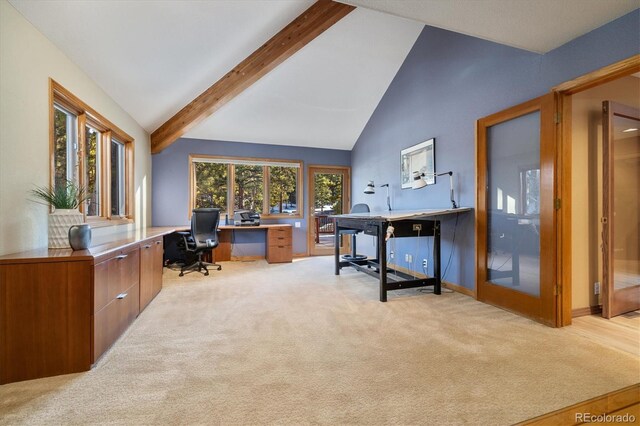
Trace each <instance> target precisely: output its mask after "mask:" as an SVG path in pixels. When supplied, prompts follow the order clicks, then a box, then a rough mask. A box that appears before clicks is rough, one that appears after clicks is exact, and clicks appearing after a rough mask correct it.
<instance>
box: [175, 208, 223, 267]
mask: <svg viewBox="0 0 640 426" xmlns="http://www.w3.org/2000/svg"><path fill="white" fill-rule="evenodd" d="M219 222H220V209H209V208H207V209H194V210H193V214H192V215H191V232H179V234H181V235H182V237H183V238H184V250H185V251H186V252H187V254H195V255H196V256H198V259H197V260H196V261H195V262H193V263H192V264H190V265H183V266H182V268H180V276H181V277H182V276H183V275H184V273H185V271H191V272H192V271H194V270H196V269H197V270H198V272H202V270H203V269H204V275H209V270H208V269H207V266H217V267H218V271H219V270H221V269H222V266H221V265H218V264H216V263H208V262H203V261H202V255H203V254H204V253H206V252H210V251H213V249H215V248H216V247H218V223H219Z"/></svg>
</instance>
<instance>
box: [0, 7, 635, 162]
mask: <svg viewBox="0 0 640 426" xmlns="http://www.w3.org/2000/svg"><path fill="white" fill-rule="evenodd" d="M343 2H344V3H349V4H353V5H357V6H363V7H358V8H357V9H356V10H355V11H353V12H352V13H350V14H349V15H347V16H346V17H345V18H343V19H342V20H341V21H339V22H338V23H337V24H335V25H334V26H332V27H331V28H329V29H328V30H327V31H326V32H324V33H323V34H321V35H320V36H319V37H318V38H316V39H315V40H313V41H312V42H311V43H309V44H308V45H307V46H305V47H304V48H303V49H302V50H300V51H299V52H298V53H296V54H295V55H293V56H292V57H291V58H289V59H288V60H286V61H285V62H284V63H282V64H281V65H280V66H279V67H277V68H275V69H274V70H273V71H271V72H270V73H269V74H267V75H266V76H265V77H263V78H262V79H261V80H259V81H258V82H257V83H255V84H254V85H253V86H251V87H250V88H249V89H247V90H245V91H244V92H243V93H242V94H240V95H239V96H238V97H236V98H235V99H233V100H232V101H231V102H229V103H228V104H226V105H225V106H223V107H222V108H221V109H220V110H218V111H217V112H216V113H215V114H214V115H212V116H211V117H210V118H208V119H207V120H205V121H204V122H203V123H202V124H200V125H199V126H198V127H196V128H194V129H192V130H191V131H190V132H189V133H188V134H187V135H186V136H187V137H193V138H202V139H212V140H215V139H219V140H231V141H240V142H254V143H271V144H281V145H295V146H315V147H325V148H337V149H351V148H352V147H353V145H354V144H355V142H356V140H357V138H358V136H359V135H360V133H361V132H362V129H363V128H364V126H365V125H366V123H367V121H368V119H369V118H370V116H371V114H372V112H373V111H374V109H375V107H376V106H377V104H378V102H379V101H380V99H381V98H382V96H383V95H384V92H385V91H386V90H387V87H388V86H389V84H390V82H391V81H392V79H393V77H394V76H395V74H396V72H397V70H398V69H399V67H400V66H401V64H402V62H403V61H404V59H405V57H406V55H407V54H408V52H409V50H410V49H411V47H412V46H413V43H414V42H415V40H416V38H417V37H418V35H419V33H420V31H421V30H422V27H423V24H424V23H428V24H430V25H433V26H437V27H441V28H446V29H450V30H453V31H458V32H462V33H465V34H470V35H474V36H478V37H481V38H485V39H489V40H493V41H497V42H500V43H504V44H507V45H511V46H516V47H521V48H525V49H528V50H533V51H538V52H544V51H547V50H549V49H550V48H553V47H557V46H559V45H561V44H563V43H564V42H566V41H568V40H570V39H572V38H575V37H577V36H579V35H581V34H583V33H585V32H588V31H589V30H591V29H594V28H596V27H598V26H601V25H603V24H605V23H607V22H609V21H611V20H612V19H614V18H616V17H618V16H621V15H623V14H624V13H626V12H628V11H630V10H632V9H633V8H634V7H637V0H607V1H602V0H562V1H557V0H531V1H525V0H522V1H512V0H482V1H473V0H447V1H443V0H403V1H396V0H348V1H343ZM10 3H11V4H12V5H13V6H14V7H15V8H16V9H17V10H18V11H19V12H20V13H22V15H23V16H25V17H26V19H28V20H29V21H30V22H31V23H32V24H33V25H34V26H35V27H36V28H37V29H38V30H40V31H41V32H42V33H43V34H44V35H45V36H46V37H47V38H48V39H49V40H51V41H52V42H53V43H54V44H55V45H56V46H57V47H58V48H59V49H60V50H62V51H63V52H64V53H65V54H66V55H67V56H68V57H69V58H70V59H71V60H72V61H73V62H74V63H76V64H77V65H78V66H80V68H82V69H83V70H84V71H85V72H86V73H87V74H88V75H89V76H90V77H91V78H92V79H93V80H94V81H95V82H96V83H97V84H98V85H99V86H101V87H102V88H103V89H104V90H105V92H106V93H107V94H108V95H109V96H111V97H112V98H113V99H114V100H115V101H116V102H117V103H118V104H119V105H121V106H122V107H123V109H125V110H126V111H127V112H128V113H129V114H130V115H131V116H132V117H133V118H134V119H135V120H136V121H137V122H138V123H140V125H142V126H143V127H144V128H145V129H146V130H147V131H149V132H152V131H154V130H155V129H156V128H158V127H159V126H160V125H161V124H162V123H164V122H165V121H166V120H168V119H169V118H170V117H172V116H173V115H174V114H175V113H176V112H178V111H179V110H180V109H181V108H182V107H183V106H185V105H186V104H188V103H189V102H190V101H191V100H193V99H194V98H195V97H196V96H197V95H199V94H200V93H202V92H203V91H204V90H206V89H207V88H208V87H209V86H211V85H212V84H213V83H215V82H216V81H217V80H218V79H219V78H220V77H222V76H223V75H224V74H225V73H226V72H228V71H229V70H231V69H232V68H233V67H234V66H235V65H236V64H238V63H239V62H241V61H242V60H243V59H244V58H246V57H247V56H249V55H250V54H251V53H252V52H253V51H254V50H256V49H257V48H258V47H260V46H261V45H262V44H263V43H264V42H265V41H267V40H268V39H269V38H271V37H272V36H273V35H274V34H276V33H277V32H278V31H280V30H281V29H282V28H283V27H284V26H285V25H287V24H288V23H289V22H291V21H292V20H293V19H294V18H296V17H297V16H298V15H300V14H301V13H302V12H303V11H304V10H305V9H307V8H308V7H309V6H310V5H311V4H312V3H313V0H242V1H238V0H216V1H192V0H186V1H177V0H146V1H117V2H114V1H107V0H55V1H40V0H10ZM372 9H378V10H379V11H374V10H372ZM383 12H386V13H383ZM398 16H400V17H398ZM402 17H408V18H411V19H412V20H409V19H405V18H402Z"/></svg>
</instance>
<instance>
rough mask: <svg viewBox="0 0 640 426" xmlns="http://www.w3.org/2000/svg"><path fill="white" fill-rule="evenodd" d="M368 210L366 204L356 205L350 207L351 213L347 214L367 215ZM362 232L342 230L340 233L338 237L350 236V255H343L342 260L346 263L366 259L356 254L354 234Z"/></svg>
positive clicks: (362, 255)
mask: <svg viewBox="0 0 640 426" xmlns="http://www.w3.org/2000/svg"><path fill="white" fill-rule="evenodd" d="M369 211H370V210H369V206H368V205H367V204H364V203H362V204H356V205H354V206H353V207H351V211H350V212H349V213H368V212H369ZM360 232H362V231H360V230H358V229H344V230H342V231H340V235H351V254H343V255H342V258H343V259H344V260H347V261H354V260H365V259H366V258H367V256H365V255H364V254H357V253H356V234H358V233H360Z"/></svg>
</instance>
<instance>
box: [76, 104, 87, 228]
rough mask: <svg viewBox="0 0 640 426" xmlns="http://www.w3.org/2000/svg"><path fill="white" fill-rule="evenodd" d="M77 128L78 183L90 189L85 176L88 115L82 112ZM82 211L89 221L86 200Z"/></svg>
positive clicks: (81, 208) (85, 188) (82, 205)
mask: <svg viewBox="0 0 640 426" xmlns="http://www.w3.org/2000/svg"><path fill="white" fill-rule="evenodd" d="M77 124H78V126H77V130H78V151H77V154H78V185H79V186H80V188H84V190H85V191H88V186H87V180H86V176H85V170H86V168H87V165H86V160H85V155H84V150H85V145H86V140H85V139H86V137H85V128H86V125H87V115H86V114H80V115H79V116H78V122H77ZM80 212H82V214H83V221H84V222H86V221H87V202H86V201H84V202H82V203H81V204H80Z"/></svg>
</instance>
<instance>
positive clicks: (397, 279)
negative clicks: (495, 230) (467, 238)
mask: <svg viewBox="0 0 640 426" xmlns="http://www.w3.org/2000/svg"><path fill="white" fill-rule="evenodd" d="M470 210H471V209H470V208H468V207H461V208H457V209H431V210H405V211H384V212H368V213H350V214H341V215H334V216H331V217H332V218H333V219H334V220H335V274H336V275H340V269H342V268H344V267H352V268H355V269H357V270H358V271H361V272H364V273H366V274H369V275H371V276H373V277H376V278H378V279H379V281H380V301H381V302H386V301H387V291H391V290H399V289H403V288H414V287H426V286H433V289H434V291H433V292H434V293H435V294H440V293H441V276H440V275H441V269H440V220H439V219H438V216H443V215H449V214H458V213H463V212H468V211H470ZM389 225H393V228H394V231H393V235H392V237H394V238H403V237H431V236H432V237H433V265H434V266H433V275H434V276H433V277H427V278H416V277H414V276H412V275H410V274H407V273H404V272H401V271H397V270H395V269H391V268H388V267H387V244H386V241H385V238H386V236H387V229H388V227H389ZM348 229H350V230H359V231H362V232H364V233H365V234H366V235H372V236H374V237H376V240H377V250H376V255H377V257H376V258H375V259H365V260H342V259H340V231H341V230H348ZM389 273H392V274H393V275H389Z"/></svg>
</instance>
